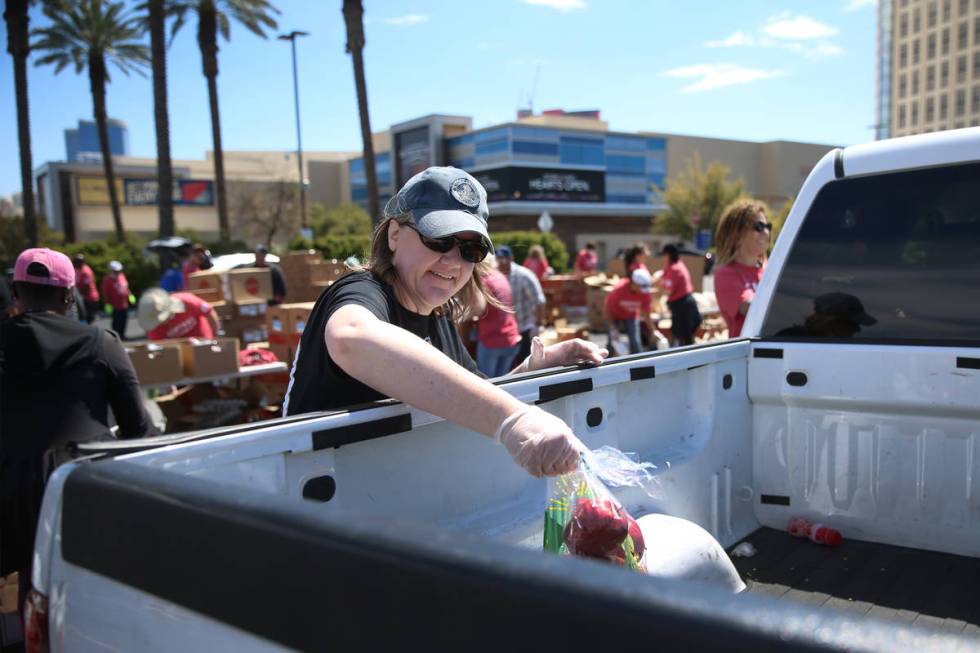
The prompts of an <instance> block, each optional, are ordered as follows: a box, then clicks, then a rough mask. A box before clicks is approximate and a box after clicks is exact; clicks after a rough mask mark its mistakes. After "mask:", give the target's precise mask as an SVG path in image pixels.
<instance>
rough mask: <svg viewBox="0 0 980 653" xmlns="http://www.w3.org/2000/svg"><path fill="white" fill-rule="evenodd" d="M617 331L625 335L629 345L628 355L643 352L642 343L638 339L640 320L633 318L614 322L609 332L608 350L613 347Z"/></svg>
mask: <svg viewBox="0 0 980 653" xmlns="http://www.w3.org/2000/svg"><path fill="white" fill-rule="evenodd" d="M619 331H622V332H623V333H625V334H626V337H627V338H628V339H629V343H630V353H631V354H639V353H640V352H641V351H643V342H642V340H641V339H640V320H639V318H634V319H631V320H614V321H613V324H612V328H611V329H610V330H609V349H610V351H611V350H612V349H613V345H614V343H615V341H616V338H617V336H618V335H619V333H618V332H619Z"/></svg>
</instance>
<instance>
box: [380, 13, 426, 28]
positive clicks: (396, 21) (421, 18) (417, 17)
mask: <svg viewBox="0 0 980 653" xmlns="http://www.w3.org/2000/svg"><path fill="white" fill-rule="evenodd" d="M385 22H386V23H388V24H389V25H406V26H411V25H419V24H421V23H427V22H429V17H428V16H425V15H423V14H407V15H405V16H399V17H398V18H386V19H385Z"/></svg>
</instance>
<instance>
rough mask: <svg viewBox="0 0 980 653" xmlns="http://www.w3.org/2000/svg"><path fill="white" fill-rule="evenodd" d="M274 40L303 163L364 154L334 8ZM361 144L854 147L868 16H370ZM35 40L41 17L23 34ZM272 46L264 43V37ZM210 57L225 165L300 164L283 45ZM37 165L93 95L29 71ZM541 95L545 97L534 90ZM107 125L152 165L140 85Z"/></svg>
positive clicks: (8, 106)
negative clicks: (298, 124) (255, 160)
mask: <svg viewBox="0 0 980 653" xmlns="http://www.w3.org/2000/svg"><path fill="white" fill-rule="evenodd" d="M273 3H274V4H276V6H277V7H278V8H279V9H280V10H281V11H282V13H281V15H279V16H278V17H277V19H278V22H279V28H280V29H279V31H280V32H281V31H290V30H293V29H302V30H306V31H309V32H310V33H311V34H310V36H308V37H306V38H305V39H301V40H300V41H299V43H298V48H299V79H300V106H301V111H302V123H303V145H304V149H307V150H359V149H360V132H359V124H358V118H357V101H356V96H355V91H354V82H353V73H352V68H351V63H350V58H349V57H348V56H347V55H346V54H345V52H344V47H345V39H346V36H345V30H344V25H343V18H342V16H341V13H340V6H341V2H340V0H324V1H319V0H305V1H304V0H273ZM364 5H365V31H366V35H367V47H366V49H365V62H366V68H367V83H368V95H369V102H370V110H371V126H372V129H373V130H374V131H380V130H383V129H385V128H387V127H388V126H389V125H391V124H393V123H397V122H401V121H404V120H408V119H411V118H414V117H418V116H421V115H425V114H428V113H452V114H462V115H469V116H472V117H473V124H474V126H475V127H484V126H488V125H493V124H497V123H500V122H503V121H507V120H512V119H513V117H514V114H515V111H516V109H517V108H518V107H519V106H522V105H526V104H527V98H528V96H529V95H530V94H531V92H532V90H533V106H534V109H535V111H540V110H543V109H550V108H564V109H568V110H573V109H600V110H601V112H602V117H603V119H605V120H607V121H609V123H610V128H611V129H614V130H620V131H639V130H645V131H659V132H668V133H681V134H692V135H705V136H714V137H720V138H735V139H745V140H773V139H786V140H798V141H807V142H816V143H827V144H841V145H849V144H854V143H860V142H865V141H870V140H872V139H873V131H872V130H871V129H870V125H871V124H872V123H873V122H874V92H875V75H874V71H875V25H876V18H875V2H874V0H823V1H821V2H813V1H812V0H811V1H810V2H801V1H800V0H781V1H777V0H766V1H761V0H740V1H738V2H729V1H726V0H688V1H686V2H677V1H675V0H632V1H629V0H494V1H493V2H471V1H461V0H404V1H401V2H395V1H394V0H390V1H386V2H382V1H378V0H364ZM42 23H43V16H41V15H40V13H39V12H38V13H37V14H36V15H33V16H32V26H38V25H40V24H42ZM195 29H196V24H195V22H194V21H193V19H192V20H191V21H190V22H189V24H188V25H187V26H185V28H184V30H183V31H182V32H181V33H179V34H178V35H177V38H176V40H175V42H174V44H173V46H172V47H171V49H170V51H169V58H168V65H169V71H168V73H169V92H170V127H171V150H172V153H173V156H174V158H177V159H201V158H203V157H204V153H205V151H206V150H208V149H210V148H211V130H210V122H209V117H208V100H207V89H206V83H205V80H204V77H203V75H202V74H201V64H200V53H199V51H198V49H197V44H196V40H195ZM0 32H2V37H0V38H2V51H3V56H2V59H3V61H2V63H0V89H3V90H2V92H0V98H2V99H0V125H2V126H3V127H2V129H0V195H6V194H9V193H11V192H14V191H16V190H19V188H20V180H19V172H18V154H17V129H16V113H15V103H14V93H13V70H12V68H13V67H12V64H11V58H10V55H9V54H7V53H6V31H5V29H4V30H0ZM273 37H274V35H273ZM220 48H221V49H220V52H219V55H218V56H219V70H220V73H219V77H218V92H219V96H220V104H221V111H222V114H221V117H222V132H223V140H224V146H225V149H228V150H235V149H239V150H279V149H292V148H295V144H296V134H295V124H294V117H293V94H292V69H291V59H290V50H289V44H288V43H287V42H282V41H277V40H275V38H270V39H268V40H263V39H260V38H258V37H256V36H254V35H252V34H251V33H249V32H248V31H247V30H245V29H244V28H242V27H241V26H240V25H234V24H233V25H232V32H231V41H230V42H222V43H221V45H220ZM28 75H29V83H30V103H31V136H32V139H33V150H34V164H35V166H38V165H40V164H41V163H43V162H45V161H51V160H61V159H64V157H65V147H64V136H63V130H64V129H66V128H69V127H72V126H74V125H75V124H76V122H77V120H78V119H79V118H85V119H90V118H91V115H92V102H91V96H90V94H89V90H88V81H87V78H86V77H84V76H80V75H76V74H74V72H73V71H72V70H71V69H68V70H64V71H62V72H61V74H59V75H54V74H53V69H52V68H50V67H47V68H36V67H34V66H33V65H31V66H30V69H29V71H28ZM535 78H537V82H536V84H535ZM107 103H108V107H109V114H110V115H111V116H112V117H114V118H119V119H122V120H124V121H126V122H127V123H128V124H129V139H130V149H131V153H132V154H134V155H136V156H154V155H155V153H156V152H155V145H154V143H155V138H154V127H153V113H152V110H153V97H152V87H151V82H150V79H149V77H147V78H142V77H139V76H132V77H129V78H127V77H125V76H124V75H122V74H121V73H118V72H116V71H113V81H112V84H111V85H110V86H109V89H108V99H107Z"/></svg>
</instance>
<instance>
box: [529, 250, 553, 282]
mask: <svg viewBox="0 0 980 653" xmlns="http://www.w3.org/2000/svg"><path fill="white" fill-rule="evenodd" d="M524 267H526V268H527V269H528V270H530V271H531V272H533V273H534V275H535V276H536V277H537V278H538V281H540V280H542V279H544V278H545V277H546V276H548V271H549V270H550V269H551V266H550V265H549V264H548V257H547V256H545V253H544V247H542V246H541V245H532V246H531V248H530V249H529V250H527V258H525V259H524Z"/></svg>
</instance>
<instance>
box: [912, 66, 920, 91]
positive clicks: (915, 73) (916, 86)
mask: <svg viewBox="0 0 980 653" xmlns="http://www.w3.org/2000/svg"><path fill="white" fill-rule="evenodd" d="M918 94H919V71H918V70H913V71H912V97H915V96H916V95H918Z"/></svg>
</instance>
